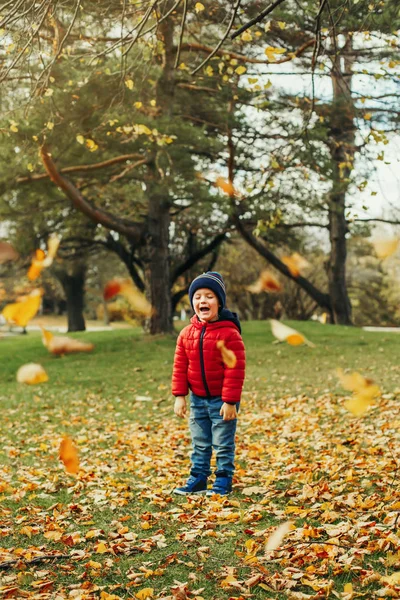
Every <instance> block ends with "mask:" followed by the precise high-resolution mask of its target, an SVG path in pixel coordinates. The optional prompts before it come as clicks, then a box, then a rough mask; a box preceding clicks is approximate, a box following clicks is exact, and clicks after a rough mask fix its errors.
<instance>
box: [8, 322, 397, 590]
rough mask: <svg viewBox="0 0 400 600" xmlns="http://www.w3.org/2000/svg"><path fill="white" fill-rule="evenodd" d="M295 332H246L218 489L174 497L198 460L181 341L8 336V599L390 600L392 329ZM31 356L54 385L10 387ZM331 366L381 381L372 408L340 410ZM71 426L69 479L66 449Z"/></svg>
mask: <svg viewBox="0 0 400 600" xmlns="http://www.w3.org/2000/svg"><path fill="white" fill-rule="evenodd" d="M288 324H289V325H291V326H292V327H295V328H297V329H298V330H299V331H301V332H302V333H304V334H305V335H306V337H307V338H308V339H310V340H311V341H313V342H314V343H315V344H316V347H315V348H310V347H306V346H299V347H290V346H288V345H286V344H273V343H272V342H273V338H272V335H271V332H270V328H269V325H268V323H266V322H251V323H245V324H244V326H243V330H244V333H243V337H244V340H245V344H246V349H247V358H248V369H247V379H246V385H245V390H244V394H243V401H242V406H241V411H240V418H239V425H238V439H237V472H236V480H235V491H234V493H233V494H232V495H231V496H229V497H227V498H218V497H212V498H204V497H193V496H192V497H187V498H182V497H175V496H174V495H173V494H172V493H171V492H172V490H173V488H174V487H175V486H176V485H177V484H180V483H182V482H183V481H184V479H185V478H186V476H187V473H188V469H189V456H190V440H189V436H188V427H187V423H186V422H185V421H182V420H179V419H178V418H176V417H175V416H174V415H173V411H172V407H173V399H172V397H171V395H170V391H169V386H170V374H171V367H172V360H173V352H174V346H175V339H174V338H173V337H156V338H150V337H149V336H146V335H143V334H142V333H141V332H140V331H138V330H133V329H132V330H117V331H114V332H101V333H98V332H96V333H94V332H91V333H82V334H75V335H74V337H77V338H79V339H85V340H90V341H92V342H94V344H95V350H94V352H93V353H90V354H76V355H71V356H66V357H63V358H54V357H52V356H51V355H49V354H48V352H47V350H46V349H45V348H44V347H43V346H42V344H41V340H40V335H39V334H34V333H32V334H29V335H27V336H19V337H14V338H3V339H0V381H1V388H0V407H1V424H0V440H1V444H0V598H43V599H45V598H48V599H52V600H53V599H55V600H61V599H68V600H69V599H73V600H89V599H92V598H93V599H97V598H99V599H103V600H117V599H118V598H138V599H139V600H140V599H146V598H170V599H171V600H172V599H176V600H185V599H186V598H190V599H195V598H197V599H201V598H203V599H204V600H209V599H213V600H228V599H232V600H233V599H240V598H241V599H244V598H254V599H261V598H282V599H286V598H289V599H290V598H292V599H296V598H297V599H299V600H301V599H312V598H325V597H331V598H343V599H344V600H351V599H352V598H353V597H354V598H356V597H358V596H360V597H361V596H363V597H364V598H366V599H369V598H381V597H385V596H389V597H400V576H399V575H398V572H399V571H400V516H399V514H400V489H399V481H398V479H399V467H400V443H399V442H400V439H399V437H400V436H399V426H400V414H399V399H400V337H399V335H398V334H394V333H371V332H365V331H362V330H359V329H353V328H349V327H338V326H329V325H325V326H324V325H321V324H319V323H291V322H289V323H288ZM27 362H39V363H41V364H42V365H43V367H44V368H45V369H46V371H47V373H48V375H49V378H50V381H49V382H48V383H45V384H41V385H38V386H24V385H23V384H17V383H16V380H15V375H16V371H17V369H18V368H19V367H20V366H21V365H22V364H24V363H27ZM337 367H342V368H343V369H349V370H357V371H360V372H361V373H362V374H363V375H365V376H368V377H371V378H372V379H374V380H375V381H376V382H377V383H378V384H379V386H380V388H381V390H382V395H381V397H380V398H378V399H377V400H376V402H375V405H374V406H373V407H372V408H371V409H370V410H369V412H368V413H367V414H365V415H364V416H362V417H354V416H353V415H351V414H350V413H349V412H348V411H347V410H346V408H345V406H344V402H345V400H346V397H347V398H348V396H346V394H349V392H345V391H344V390H342V389H341V387H340V385H339V383H338V380H337V377H336V374H335V369H336V368H337ZM64 435H68V436H70V437H71V438H73V440H74V441H75V444H76V445H77V447H78V449H79V455H80V461H81V471H80V473H79V475H78V476H73V475H68V474H66V473H65V470H64V467H63V465H62V464H61V463H60V461H59V459H58V448H59V444H60V440H61V438H62V437H63V436H64ZM288 521H290V522H291V525H288V526H287V528H288V529H290V531H289V533H287V535H286V536H285V537H284V538H283V539H282V541H281V542H280V544H279V546H278V547H277V549H276V550H274V551H268V552H267V551H266V550H265V544H266V541H267V540H268V539H270V536H271V534H272V533H273V532H274V531H275V530H276V528H277V527H278V526H279V525H281V524H282V523H286V522H288ZM44 556H51V557H52V558H47V559H43V557H44ZM10 561H13V562H10ZM5 563H8V564H5ZM396 573H397V575H396Z"/></svg>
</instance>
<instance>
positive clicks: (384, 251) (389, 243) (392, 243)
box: [372, 238, 400, 259]
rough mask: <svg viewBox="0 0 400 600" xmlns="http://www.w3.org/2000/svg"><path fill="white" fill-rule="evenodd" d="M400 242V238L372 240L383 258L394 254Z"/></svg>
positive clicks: (379, 255)
mask: <svg viewBox="0 0 400 600" xmlns="http://www.w3.org/2000/svg"><path fill="white" fill-rule="evenodd" d="M399 244H400V239H399V238H393V239H381V240H374V241H373V242H372V245H373V247H374V249H375V252H376V255H377V257H378V258H381V259H383V258H388V257H389V256H392V254H394V253H395V252H396V250H397V249H398V247H399Z"/></svg>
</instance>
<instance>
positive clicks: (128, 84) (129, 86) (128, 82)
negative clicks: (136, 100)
mask: <svg viewBox="0 0 400 600" xmlns="http://www.w3.org/2000/svg"><path fill="white" fill-rule="evenodd" d="M125 85H126V87H127V88H128V90H133V86H134V83H133V80H132V79H127V80H126V81H125Z"/></svg>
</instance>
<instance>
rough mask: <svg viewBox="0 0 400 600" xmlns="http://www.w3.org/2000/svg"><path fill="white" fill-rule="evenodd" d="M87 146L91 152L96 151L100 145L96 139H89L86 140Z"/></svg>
mask: <svg viewBox="0 0 400 600" xmlns="http://www.w3.org/2000/svg"><path fill="white" fill-rule="evenodd" d="M86 148H89V150H90V152H96V150H97V149H98V145H97V144H96V142H95V141H94V140H91V139H88V140H86Z"/></svg>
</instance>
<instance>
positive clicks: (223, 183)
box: [215, 177, 237, 196]
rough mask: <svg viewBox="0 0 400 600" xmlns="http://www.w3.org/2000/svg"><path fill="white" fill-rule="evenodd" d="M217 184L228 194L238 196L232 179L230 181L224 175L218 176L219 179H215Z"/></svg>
mask: <svg viewBox="0 0 400 600" xmlns="http://www.w3.org/2000/svg"><path fill="white" fill-rule="evenodd" d="M215 185H216V187H217V188H219V189H220V190H222V191H223V192H224V193H225V194H227V195H228V196H237V192H236V190H235V188H234V187H233V183H232V181H228V180H226V179H224V178H223V177H217V179H216V181H215Z"/></svg>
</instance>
